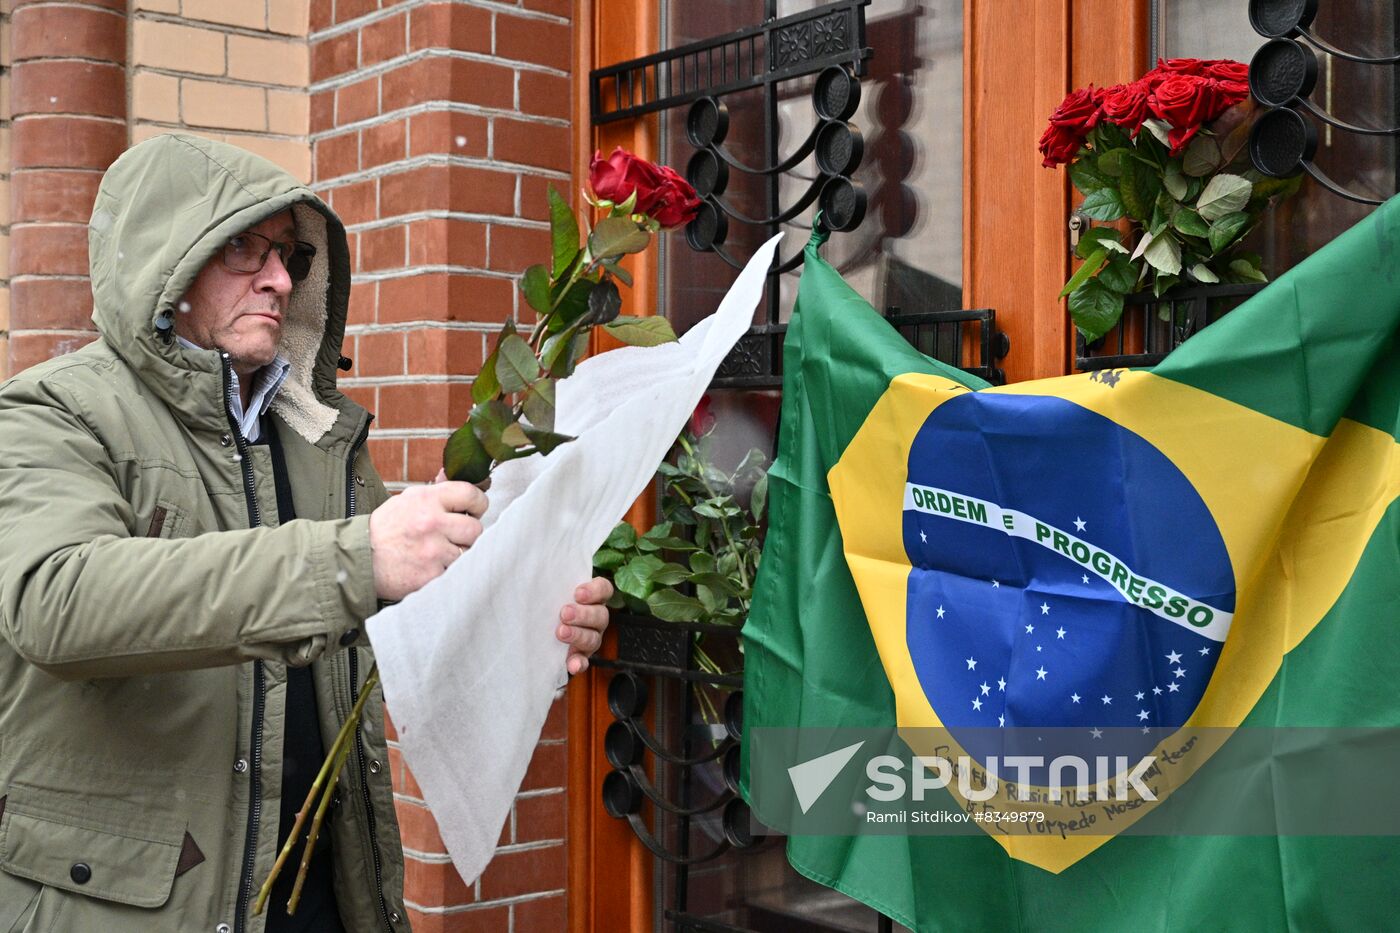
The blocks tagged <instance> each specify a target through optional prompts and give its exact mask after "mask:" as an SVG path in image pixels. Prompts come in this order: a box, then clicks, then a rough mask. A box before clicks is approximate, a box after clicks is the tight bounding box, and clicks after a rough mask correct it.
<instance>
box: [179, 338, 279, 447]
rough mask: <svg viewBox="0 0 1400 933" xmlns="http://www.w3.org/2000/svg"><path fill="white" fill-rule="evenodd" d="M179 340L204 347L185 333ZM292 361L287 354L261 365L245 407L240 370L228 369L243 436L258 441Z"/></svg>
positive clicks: (190, 346) (185, 344) (187, 345)
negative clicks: (186, 337)
mask: <svg viewBox="0 0 1400 933" xmlns="http://www.w3.org/2000/svg"><path fill="white" fill-rule="evenodd" d="M175 339H176V340H178V341H179V342H180V346H182V347H185V348H186V349H188V350H203V349H204V347H201V346H200V345H199V344H197V343H194V342H192V341H189V340H186V339H185V338H184V337H180V336H177V337H176V338H175ZM291 368H292V364H291V363H290V362H288V361H287V359H286V358H285V357H281V356H278V357H275V358H274V359H273V360H272V362H271V363H268V364H267V365H266V366H264V367H263V368H262V369H260V370H258V371H257V372H256V373H254V374H253V394H252V396H251V397H250V398H249V400H248V402H249V404H248V410H247V411H244V410H243V392H242V390H241V387H240V383H239V381H238V373H237V372H235V371H234V370H232V369H230V370H229V376H230V377H231V378H232V380H233V383H232V388H233V398H232V402H231V404H232V406H233V417H234V418H235V419H237V421H238V425H239V430H241V431H242V432H243V437H244V439H245V440H247V441H249V442H256V441H257V440H258V438H259V437H260V436H261V435H262V427H261V425H260V421H261V420H262V416H263V415H265V414H267V410H268V409H269V408H271V407H272V401H273V399H275V398H276V397H277V393H278V391H279V390H280V389H281V388H282V383H284V382H286V381H287V373H289V372H290V371H291Z"/></svg>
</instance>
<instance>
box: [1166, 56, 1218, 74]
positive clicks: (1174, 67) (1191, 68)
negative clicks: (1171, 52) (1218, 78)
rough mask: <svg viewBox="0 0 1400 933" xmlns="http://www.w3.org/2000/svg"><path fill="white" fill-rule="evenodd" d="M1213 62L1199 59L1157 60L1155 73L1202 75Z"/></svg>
mask: <svg viewBox="0 0 1400 933" xmlns="http://www.w3.org/2000/svg"><path fill="white" fill-rule="evenodd" d="M1212 64H1214V62H1208V61H1202V60H1201V59H1199V58H1165V59H1164V58H1159V59H1157V68H1156V71H1157V72H1158V73H1159V74H1162V75H1166V76H1171V75H1193V76H1195V75H1203V74H1205V73H1206V68H1207V67H1208V66H1209V65H1212Z"/></svg>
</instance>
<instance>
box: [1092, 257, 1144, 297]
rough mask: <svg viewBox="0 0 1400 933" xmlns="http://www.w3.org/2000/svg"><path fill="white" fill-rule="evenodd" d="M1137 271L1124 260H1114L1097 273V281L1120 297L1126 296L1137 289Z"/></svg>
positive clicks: (1135, 267)
mask: <svg viewBox="0 0 1400 933" xmlns="http://www.w3.org/2000/svg"><path fill="white" fill-rule="evenodd" d="M1137 280H1138V270H1137V266H1135V265H1133V264H1132V263H1131V262H1129V261H1128V260H1126V259H1115V260H1113V262H1110V263H1109V264H1108V265H1106V266H1104V267H1103V270H1102V271H1100V272H1099V278H1098V281H1100V282H1102V283H1103V284H1104V285H1106V286H1108V287H1109V288H1111V289H1113V290H1114V291H1115V292H1117V293H1118V294H1120V295H1126V294H1128V293H1129V292H1131V291H1132V290H1133V289H1135V288H1137Z"/></svg>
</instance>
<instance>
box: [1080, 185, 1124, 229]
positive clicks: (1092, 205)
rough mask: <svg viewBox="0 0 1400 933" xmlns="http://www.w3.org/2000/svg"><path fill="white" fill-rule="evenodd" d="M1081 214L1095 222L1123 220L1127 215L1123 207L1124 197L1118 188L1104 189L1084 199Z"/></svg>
mask: <svg viewBox="0 0 1400 933" xmlns="http://www.w3.org/2000/svg"><path fill="white" fill-rule="evenodd" d="M1079 211H1080V213H1082V214H1084V215H1085V216H1086V217H1090V218H1093V219H1094V220H1103V221H1110V220H1121V219H1122V218H1123V215H1124V214H1126V213H1127V209H1126V208H1125V207H1123V197H1122V195H1120V194H1119V193H1118V189H1117V188H1102V189H1100V190H1098V191H1095V192H1094V193H1093V194H1091V195H1089V196H1088V197H1087V198H1085V199H1084V203H1083V204H1081V205H1079Z"/></svg>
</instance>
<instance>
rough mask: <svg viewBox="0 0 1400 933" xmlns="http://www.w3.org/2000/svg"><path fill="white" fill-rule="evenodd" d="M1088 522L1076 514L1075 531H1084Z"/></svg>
mask: <svg viewBox="0 0 1400 933" xmlns="http://www.w3.org/2000/svg"><path fill="white" fill-rule="evenodd" d="M1086 524H1088V523H1087V522H1086V521H1084V519H1082V518H1080V517H1079V516H1078V515H1076V516H1074V530H1075V531H1083V530H1084V526H1085V525H1086Z"/></svg>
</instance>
